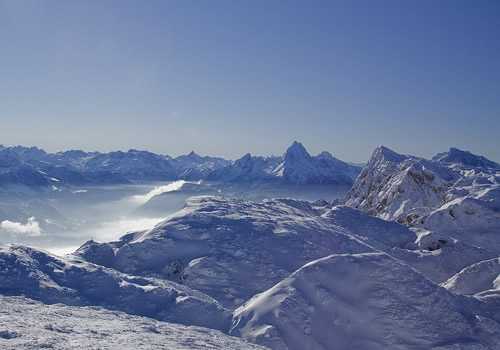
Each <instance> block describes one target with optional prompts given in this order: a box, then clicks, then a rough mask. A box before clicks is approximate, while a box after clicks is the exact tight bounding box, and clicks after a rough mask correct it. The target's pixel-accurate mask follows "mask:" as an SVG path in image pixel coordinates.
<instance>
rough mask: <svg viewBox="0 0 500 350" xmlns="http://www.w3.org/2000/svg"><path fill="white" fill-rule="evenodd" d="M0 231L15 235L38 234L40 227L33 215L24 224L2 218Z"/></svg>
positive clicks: (40, 232) (40, 230)
mask: <svg viewBox="0 0 500 350" xmlns="http://www.w3.org/2000/svg"><path fill="white" fill-rule="evenodd" d="M0 231H7V232H9V233H13V234H15V235H27V236H33V237H34V236H40V235H41V234H42V229H41V228H40V224H39V223H38V221H36V218H35V217H34V216H32V217H30V218H29V219H28V222H27V223H26V224H23V223H20V222H15V221H10V220H4V221H2V222H1V223H0Z"/></svg>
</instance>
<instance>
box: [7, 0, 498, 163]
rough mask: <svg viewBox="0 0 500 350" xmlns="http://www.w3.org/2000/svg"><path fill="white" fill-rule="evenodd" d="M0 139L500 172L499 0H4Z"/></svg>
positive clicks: (53, 146) (48, 145) (49, 146)
mask: <svg viewBox="0 0 500 350" xmlns="http://www.w3.org/2000/svg"><path fill="white" fill-rule="evenodd" d="M0 53H1V54H0V120H1V124H0V125H1V127H0V143H1V144H21V145H26V146H31V145H36V146H39V147H42V148H44V149H46V150H48V151H59V150H66V149H84V150H89V151H90V150H99V151H111V150H118V149H121V150H127V149H129V148H137V149H146V150H150V151H153V152H157V153H163V154H169V155H173V156H175V155H179V154H185V153H188V152H189V151H191V150H194V151H196V152H197V153H200V154H203V155H205V154H210V155H218V156H224V157H228V158H232V159H235V158H239V157H240V156H242V155H243V154H244V153H246V152H250V153H252V154H256V155H268V154H281V153H282V152H283V151H284V150H285V149H286V148H287V147H288V146H289V145H290V144H291V143H292V141H293V140H299V141H301V142H302V143H303V144H304V145H305V146H306V148H307V149H308V150H309V151H310V153H313V154H316V153H319V152H320V151H323V150H328V151H330V152H331V153H333V154H334V155H335V156H337V157H339V158H341V159H344V160H349V161H356V162H363V161H366V160H367V158H368V157H369V156H370V154H371V152H372V151H373V149H374V148H375V147H376V146H377V145H379V144H383V145H385V146H387V147H389V148H392V149H394V150H395V151H397V152H400V153H407V154H414V155H418V156H424V157H430V156H432V155H434V154H435V153H437V152H441V151H444V150H446V149H448V148H449V147H451V146H454V147H458V148H461V149H466V150H469V151H471V152H473V153H477V154H482V155H485V156H486V157H489V158H491V159H493V160H496V161H500V63H499V62H500V2H499V1H486V0H485V1H460V0H453V1H446V0H441V1H431V0H428V1H425V0H424V1H396V0H394V1H357V0H352V1H321V0H315V1H291V0H288V1H274V0H255V1H232V0H225V1H221V0H211V1H206V0H199V1H194V0H193V1H168V0H165V1H163V0H161V1H123V0H120V1H100V0H96V1H92V0H86V1H83V0H80V1H62V0H60V1H57V0H53V1H43V0H37V1H29V0H25V1H15V0H10V1H6V0H0Z"/></svg>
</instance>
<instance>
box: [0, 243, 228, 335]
mask: <svg viewBox="0 0 500 350" xmlns="http://www.w3.org/2000/svg"><path fill="white" fill-rule="evenodd" d="M0 293H1V294H6V295H25V296H27V297H29V298H32V299H36V300H40V301H42V302H44V303H48V304H53V303H65V304H68V305H75V306H86V305H98V306H104V307H107V308H110V309H115V310H121V311H124V312H127V313H130V314H133V315H140V316H147V317H151V318H155V319H158V320H163V321H170V322H175V323H181V324H185V325H199V326H205V327H211V328H214V329H220V330H226V329H227V327H228V323H229V317H230V315H229V312H227V311H226V310H224V309H223V308H222V307H221V306H220V305H219V304H218V303H217V302H216V301H215V300H213V299H212V298H210V297H208V296H206V295H204V294H202V293H200V292H197V291H193V290H191V289H190V288H188V287H185V286H181V285H179V284H177V283H174V282H170V281H161V280H156V279H152V278H149V279H148V278H141V277H137V276H130V275H126V274H122V273H119V272H118V271H116V270H112V269H108V268H105V267H103V266H99V265H94V264H91V263H88V262H84V261H81V260H78V259H74V258H71V257H67V258H61V257H58V256H55V255H52V254H50V253H48V252H44V251H42V250H38V249H34V248H30V247H28V246H23V245H8V246H4V247H0Z"/></svg>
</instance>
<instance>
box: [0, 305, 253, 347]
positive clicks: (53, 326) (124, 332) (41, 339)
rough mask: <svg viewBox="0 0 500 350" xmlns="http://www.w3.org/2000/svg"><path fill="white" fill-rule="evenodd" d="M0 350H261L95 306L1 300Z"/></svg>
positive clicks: (211, 333)
mask: <svg viewBox="0 0 500 350" xmlns="http://www.w3.org/2000/svg"><path fill="white" fill-rule="evenodd" d="M0 348H1V349H3V350H24V349H41V348H48V349H60V350H66V349H144V350H146V349H178V350H191V349H242V350H247V349H262V347H260V346H258V345H254V344H250V343H247V342H245V341H243V340H241V339H239V338H236V337H231V336H228V335H226V334H224V333H221V332H219V331H216V330H213V329H208V328H200V327H187V326H184V325H180V324H175V323H168V322H160V321H157V320H154V319H151V318H146V317H139V316H132V315H130V314H127V313H124V312H120V311H112V310H106V309H103V308H101V307H95V306H92V307H88V306H87V307H71V306H66V305H63V304H53V305H47V304H42V303H40V302H37V301H34V300H31V299H28V298H24V297H10V296H3V295H0Z"/></svg>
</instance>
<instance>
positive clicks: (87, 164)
mask: <svg viewBox="0 0 500 350" xmlns="http://www.w3.org/2000/svg"><path fill="white" fill-rule="evenodd" d="M360 171H361V167H360V166H355V165H350V164H348V163H346V162H343V161H341V160H339V159H337V158H335V157H333V156H332V155H331V154H330V153H328V152H322V153H320V154H319V155H317V156H311V155H310V154H309V153H308V152H307V151H306V149H305V148H304V146H302V144H300V143H299V142H294V143H293V144H292V145H291V146H290V147H289V148H288V149H287V151H286V152H285V153H284V154H283V155H282V156H280V157H277V156H271V157H254V156H251V155H250V154H246V155H245V156H243V157H242V158H240V159H238V160H236V161H234V162H232V161H229V160H225V159H223V158H217V157H208V156H207V157H201V156H199V155H197V154H196V153H194V152H191V153H189V154H188V155H183V156H179V157H177V158H172V157H170V156H164V155H158V154H154V153H151V152H147V151H138V150H134V149H131V150H129V151H128V152H121V151H117V152H110V153H100V152H84V151H78V150H77V151H75V150H72V151H66V152H58V153H47V152H45V151H44V150H42V149H39V148H37V147H29V148H28V147H22V146H14V147H4V146H0V184H6V183H14V184H22V185H26V186H48V185H51V184H52V185H56V184H58V185H61V184H72V185H85V184H126V183H131V182H134V181H173V180H180V179H182V180H189V181H193V180H209V181H220V182H229V183H245V184H253V185H259V184H265V183H270V184H285V185H295V186H302V185H344V186H351V185H352V183H353V182H354V180H355V179H356V177H357V175H358V174H359V172H360Z"/></svg>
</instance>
